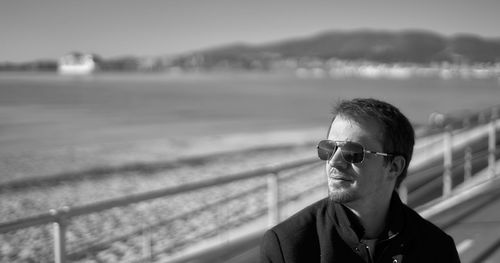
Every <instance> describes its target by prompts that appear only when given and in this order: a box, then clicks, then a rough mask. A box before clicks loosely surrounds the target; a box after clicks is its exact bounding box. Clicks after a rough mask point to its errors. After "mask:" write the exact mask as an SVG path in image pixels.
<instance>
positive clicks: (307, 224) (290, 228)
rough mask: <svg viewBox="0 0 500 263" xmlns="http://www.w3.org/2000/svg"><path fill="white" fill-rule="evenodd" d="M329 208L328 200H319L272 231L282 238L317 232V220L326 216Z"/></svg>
mask: <svg viewBox="0 0 500 263" xmlns="http://www.w3.org/2000/svg"><path fill="white" fill-rule="evenodd" d="M327 208H328V198H325V199H322V200H319V201H317V202H315V203H313V204H311V205H309V206H307V207H305V208H304V209H302V210H300V211H299V212H297V213H295V214H294V215H292V216H290V217H289V218H287V219H286V220H284V221H283V222H281V223H279V224H278V225H276V226H274V227H273V228H272V229H271V230H273V231H274V232H276V234H277V235H278V236H280V237H281V238H287V237H293V236H297V235H300V234H303V233H304V232H308V231H314V232H315V231H316V224H317V218H318V217H320V216H324V215H325V214H326V210H327Z"/></svg>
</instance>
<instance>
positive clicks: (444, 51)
mask: <svg viewBox="0 0 500 263" xmlns="http://www.w3.org/2000/svg"><path fill="white" fill-rule="evenodd" d="M304 57H309V58H317V59H321V60H327V59H330V58H335V59H340V60H358V61H359V60H362V61H372V62H381V63H395V62H403V63H418V64H428V63H432V62H444V61H446V62H450V63H465V64H474V63H496V62H500V39H485V38H481V37H479V36H474V35H457V36H453V37H444V36H442V35H438V34H435V33H432V32H428V31H417V30H413V31H401V32H388V31H370V30H360V31H351V32H342V31H333V32H326V33H322V34H318V35H314V36H311V37H308V38H300V39H291V40H284V41H280V42H276V43H270V44H265V45H245V44H237V45H229V46H222V47H219V48H214V49H207V50H201V51H199V52H194V53H192V54H188V55H184V56H181V57H179V58H178V59H177V60H175V62H174V64H176V65H180V66H183V67H190V66H199V67H207V68H211V67H224V66H228V65H231V66H233V67H242V68H253V67H265V66H266V64H267V63H269V62H270V61H273V60H276V59H290V58H295V59H298V58H304Z"/></svg>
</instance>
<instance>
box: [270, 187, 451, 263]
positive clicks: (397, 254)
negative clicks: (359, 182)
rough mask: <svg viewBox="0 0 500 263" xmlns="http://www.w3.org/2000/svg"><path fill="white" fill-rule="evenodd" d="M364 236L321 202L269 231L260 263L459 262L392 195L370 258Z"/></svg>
mask: <svg viewBox="0 0 500 263" xmlns="http://www.w3.org/2000/svg"><path fill="white" fill-rule="evenodd" d="M362 236H363V228H362V227H361V224H359V222H357V219H356V217H355V216H354V215H353V214H352V212H350V211H349V209H347V208H345V207H344V206H343V205H341V204H338V203H335V202H332V201H330V200H329V199H328V198H325V199H323V200H320V201H318V202H316V203H314V204H312V205H310V206H308V207H306V208H305V209H303V210H302V211H300V212H298V213H297V214H295V215H293V216H291V217H290V218H288V219H287V220H285V221H283V222H282V223H280V224H278V225H276V226H275V227H273V228H272V229H270V230H268V231H267V232H266V233H265V234H264V237H263V238H262V241H261V262H287V263H292V262H293V263H298V262H307V263H309V262H325V263H326V262H349V263H351V262H353V263H356V262H359V263H365V262H371V261H372V260H371V258H373V262H391V263H395V262H399V263H400V262H404V263H411V262H460V259H459V257H458V253H457V250H456V247H455V244H454V242H453V239H452V238H451V237H450V236H449V235H447V234H446V233H444V232H443V231H442V230H441V229H439V228H438V227H436V226H435V225H433V224H432V223H430V222H429V221H427V220H425V219H423V218H422V217H421V216H420V215H418V214H417V213H416V212H415V211H413V210H412V209H411V208H409V207H407V206H406V205H404V204H403V203H402V202H401V200H400V199H399V197H398V195H397V194H396V193H394V195H393V197H392V200H391V205H390V208H389V212H388V222H387V227H386V229H385V231H384V235H383V236H381V237H379V239H378V241H377V244H376V246H375V253H374V255H373V257H371V256H367V253H369V250H368V249H366V245H364V243H362V241H361V240H360V237H362Z"/></svg>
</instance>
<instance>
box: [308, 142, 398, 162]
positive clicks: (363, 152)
mask: <svg viewBox="0 0 500 263" xmlns="http://www.w3.org/2000/svg"><path fill="white" fill-rule="evenodd" d="M326 142H328V143H333V144H334V145H335V146H334V149H333V151H332V152H331V153H330V154H329V156H328V158H327V159H324V158H322V157H321V154H320V152H319V151H320V144H322V143H326ZM339 144H341V145H339ZM347 144H354V145H357V146H359V147H360V148H361V151H362V152H359V153H357V152H356V153H355V154H361V153H362V154H363V156H362V158H361V161H359V162H354V161H348V160H347V159H348V158H347V159H346V157H345V156H344V154H345V153H344V151H343V150H342V147H344V146H345V145H347ZM339 148H340V155H341V156H342V159H343V160H344V161H346V162H348V163H352V164H354V163H363V161H364V160H365V154H366V153H370V154H374V155H379V156H393V155H394V154H391V153H383V152H377V151H370V150H366V149H365V147H364V146H363V145H362V144H360V143H357V142H352V141H333V140H321V141H320V142H319V143H318V145H317V146H316V149H317V150H318V157H319V158H320V159H321V160H323V161H329V160H330V159H332V157H333V155H334V154H335V152H337V149H339ZM321 150H324V148H322V149H321Z"/></svg>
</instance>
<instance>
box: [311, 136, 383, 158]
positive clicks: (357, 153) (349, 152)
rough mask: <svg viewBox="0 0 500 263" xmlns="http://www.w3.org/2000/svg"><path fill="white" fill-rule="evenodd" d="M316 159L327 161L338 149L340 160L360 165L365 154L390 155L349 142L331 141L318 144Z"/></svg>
mask: <svg viewBox="0 0 500 263" xmlns="http://www.w3.org/2000/svg"><path fill="white" fill-rule="evenodd" d="M317 148H318V157H319V158H320V159H321V160H324V161H328V160H330V159H331V158H332V156H333V154H335V152H336V151H337V149H338V148H340V153H341V155H342V159H344V161H346V162H348V163H361V162H363V160H364V159H365V153H371V154H375V155H381V156H392V154H390V153H381V152H375V151H368V150H365V148H364V147H363V145H361V144H359V143H356V142H350V141H332V140H322V141H320V142H319V143H318V146H317Z"/></svg>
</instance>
